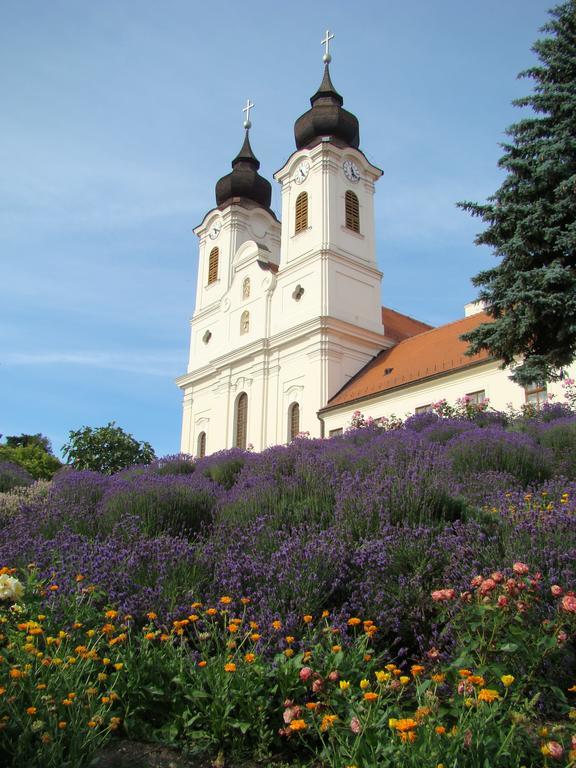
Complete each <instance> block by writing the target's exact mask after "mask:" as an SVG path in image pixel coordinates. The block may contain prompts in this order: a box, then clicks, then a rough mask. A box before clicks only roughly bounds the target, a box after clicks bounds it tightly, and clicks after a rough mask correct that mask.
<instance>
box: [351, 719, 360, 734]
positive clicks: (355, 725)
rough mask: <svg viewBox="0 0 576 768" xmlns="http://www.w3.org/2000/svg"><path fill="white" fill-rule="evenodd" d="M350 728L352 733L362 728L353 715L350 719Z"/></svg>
mask: <svg viewBox="0 0 576 768" xmlns="http://www.w3.org/2000/svg"><path fill="white" fill-rule="evenodd" d="M350 730H351V731H352V733H360V731H361V730H362V726H361V725H360V720H358V718H357V717H353V718H352V720H350Z"/></svg>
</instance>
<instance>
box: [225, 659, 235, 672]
mask: <svg viewBox="0 0 576 768" xmlns="http://www.w3.org/2000/svg"><path fill="white" fill-rule="evenodd" d="M224 671H225V672H236V664H234V663H233V662H232V661H229V662H228V664H224Z"/></svg>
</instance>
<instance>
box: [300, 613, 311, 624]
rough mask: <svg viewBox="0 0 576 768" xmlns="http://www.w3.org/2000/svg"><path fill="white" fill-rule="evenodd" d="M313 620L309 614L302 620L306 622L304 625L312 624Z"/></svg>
mask: <svg viewBox="0 0 576 768" xmlns="http://www.w3.org/2000/svg"><path fill="white" fill-rule="evenodd" d="M312 618H313V617H312V616H310V614H309V613H306V614H305V615H304V616H303V617H302V620H303V621H304V624H310V622H311V621H312Z"/></svg>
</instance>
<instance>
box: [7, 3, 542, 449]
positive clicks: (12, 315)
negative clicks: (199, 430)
mask: <svg viewBox="0 0 576 768" xmlns="http://www.w3.org/2000/svg"><path fill="white" fill-rule="evenodd" d="M550 5H553V3H552V2H551V0H482V2H478V3H469V2H462V0H438V2H435V3H432V2H430V0H405V1H404V2H403V3H398V2H392V0H364V2H361V3H360V2H358V3H356V4H354V5H352V6H351V5H350V3H349V2H343V0H342V1H341V0H332V2H316V3H310V2H303V1H302V0H291V2H289V3H288V2H275V3H270V2H263V1H260V0H258V1H255V2H252V1H251V0H246V2H243V3H239V2H230V1H227V0H225V1H221V2H218V3H215V2H213V3H199V2H195V1H194V0H163V2H161V3H160V2H157V0H124V1H123V2H117V0H98V2H96V3H94V2H88V0H51V1H50V2H49V3H47V2H46V1H45V0H1V2H0V105H1V106H0V115H1V117H0V286H1V297H2V301H1V304H0V432H1V433H3V434H19V433H21V432H27V433H30V432H42V433H44V434H46V435H47V436H48V437H50V439H51V440H52V442H53V444H54V447H55V449H56V450H59V449H60V447H61V445H62V444H63V443H64V442H65V440H66V438H67V436H68V432H69V431H70V430H72V429H78V428H80V427H81V426H84V425H88V426H93V427H96V426H102V425H104V424H106V423H107V422H108V421H111V420H115V421H116V422H117V423H118V424H119V425H120V426H122V427H123V428H124V429H126V430H127V431H128V432H131V433H132V434H133V435H134V436H135V437H136V438H137V439H139V440H148V441H149V442H151V443H152V445H153V446H154V448H155V450H156V452H157V453H158V454H159V455H164V454H168V453H175V452H177V451H178V448H179V439H180V410H181V399H180V391H179V390H178V388H177V387H176V386H175V384H174V378H175V377H176V376H177V375H179V374H181V373H184V372H185V369H186V362H187V347H188V340H189V339H188V334H189V318H190V316H191V314H192V311H193V309H194V295H195V284H196V265H197V241H196V237H195V235H193V234H192V228H193V227H194V226H195V225H196V224H198V223H199V222H200V221H201V219H202V218H203V216H204V214H205V213H206V212H207V211H208V210H210V209H211V208H212V207H213V206H214V185H215V183H216V181H217V180H218V178H219V177H220V176H222V175H224V174H225V173H228V171H229V169H230V161H231V160H232V158H233V157H234V156H235V154H236V153H237V151H238V149H239V148H240V145H241V142H242V138H243V136H242V119H243V115H242V112H241V107H242V105H243V104H244V102H245V101H246V98H247V97H248V96H249V97H250V98H251V100H252V101H253V102H254V103H255V104H256V106H255V109H254V110H253V113H252V123H253V129H252V131H251V140H252V146H253V148H254V151H255V153H256V155H257V156H258V158H259V159H260V161H261V163H262V166H261V173H263V174H264V175H265V176H266V177H267V178H268V179H270V180H271V181H272V174H273V172H274V171H275V170H277V169H278V168H280V167H281V166H282V165H283V163H284V161H285V160H286V159H287V158H288V156H289V155H290V154H291V152H292V151H293V149H294V139H293V125H294V121H295V120H296V118H297V117H298V116H299V115H300V114H301V113H302V112H304V111H305V110H306V109H307V108H308V105H309V101H308V99H309V97H310V96H311V95H312V94H313V93H314V92H315V90H316V88H317V86H318V85H319V83H320V79H321V75H322V46H321V45H320V40H321V38H322V37H323V34H324V31H325V30H326V28H330V30H332V31H333V32H334V33H335V35H336V38H335V40H334V41H333V45H332V51H331V52H332V55H333V62H332V65H331V74H332V78H333V81H334V84H335V86H336V88H337V89H338V90H339V91H340V93H341V94H342V95H343V97H344V105H345V107H346V108H348V109H350V110H351V111H352V112H354V113H355V114H356V115H357V116H358V118H359V120H360V138H361V148H362V149H363V150H364V152H365V153H366V155H367V156H368V158H369V159H370V160H371V161H372V162H373V163H375V164H376V165H377V166H379V167H380V168H383V169H384V174H385V175H384V177H383V178H382V179H381V180H380V182H379V183H378V187H377V196H376V227H377V242H378V260H379V266H380V268H381V269H382V271H383V272H384V281H383V295H382V301H383V303H385V304H386V305H388V306H391V307H393V308H394V309H397V310H399V311H401V312H406V313H407V314H411V315H413V316H415V317H418V318H420V319H422V320H425V321H427V322H430V323H433V324H435V325H436V324H441V323H444V322H448V321H450V320H453V319H455V318H457V317H459V316H461V315H462V314H463V305H464V304H465V303H466V302H467V301H469V300H471V299H472V298H473V297H474V289H473V287H472V286H471V283H470V277H471V276H473V275H474V274H476V273H477V272H478V271H479V270H480V269H482V268H484V267H486V266H489V265H491V264H492V260H493V257H492V256H491V254H490V252H489V251H488V250H486V249H484V248H483V249H480V248H478V247H476V246H475V245H474V242H473V241H474V235H475V233H477V232H478V230H479V222H478V221H475V220H473V219H471V218H470V217H469V216H468V215H467V214H465V213H463V212H462V211H459V210H458V209H457V208H456V207H455V202H456V201H458V200H462V199H468V200H483V199H485V198H486V197H487V196H488V195H489V194H491V193H492V192H494V191H495V189H496V188H497V187H498V186H499V184H500V183H501V180H502V178H503V177H502V174H501V172H500V171H499V170H498V168H497V161H498V158H499V157H500V154H501V150H500V148H499V142H502V141H504V140H505V134H504V131H505V128H506V127H507V126H508V125H510V123H512V122H514V121H515V120H517V119H519V118H520V116H521V114H522V112H521V111H520V110H518V109H516V108H514V107H512V105H511V100H512V99H513V98H515V97H518V96H520V95H524V94H526V93H527V92H528V91H529V90H530V89H531V83H530V81H526V80H524V81H523V80H518V79H517V77H516V76H517V74H518V72H519V71H520V70H522V69H524V68H526V67H527V66H530V65H531V64H533V63H534V60H535V57H534V55H533V54H532V53H531V50H530V47H531V45H532V43H533V42H534V40H535V39H536V38H537V37H538V36H539V35H538V29H539V27H540V26H541V25H542V24H543V23H545V21H546V20H547V13H546V11H547V9H548V8H549V7H550ZM277 186H278V185H277V184H276V183H274V182H273V188H274V192H273V195H274V196H273V207H274V208H275V210H276V212H277V213H278V209H279V193H278V189H276V187H277Z"/></svg>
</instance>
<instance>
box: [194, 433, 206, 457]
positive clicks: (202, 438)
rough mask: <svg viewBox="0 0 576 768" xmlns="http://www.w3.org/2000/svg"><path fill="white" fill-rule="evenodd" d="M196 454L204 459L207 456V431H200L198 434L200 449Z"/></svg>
mask: <svg viewBox="0 0 576 768" xmlns="http://www.w3.org/2000/svg"><path fill="white" fill-rule="evenodd" d="M196 454H197V456H198V458H199V459H203V458H204V456H206V432H200V434H199V435H198V450H197V451H196Z"/></svg>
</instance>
